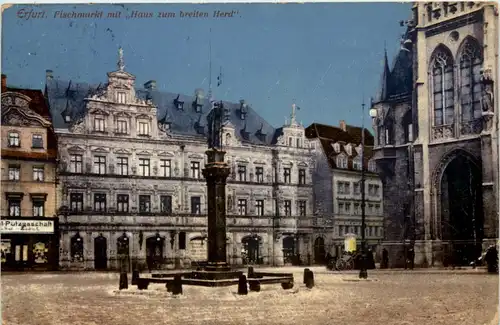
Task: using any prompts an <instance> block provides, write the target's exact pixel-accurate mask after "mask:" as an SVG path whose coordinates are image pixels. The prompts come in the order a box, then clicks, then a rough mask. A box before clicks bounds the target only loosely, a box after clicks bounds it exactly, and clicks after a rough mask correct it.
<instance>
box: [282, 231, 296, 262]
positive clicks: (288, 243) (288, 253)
mask: <svg viewBox="0 0 500 325" xmlns="http://www.w3.org/2000/svg"><path fill="white" fill-rule="evenodd" d="M283 262H284V263H285V264H292V265H293V264H295V263H294V262H295V238H294V237H293V236H287V237H284V238H283Z"/></svg>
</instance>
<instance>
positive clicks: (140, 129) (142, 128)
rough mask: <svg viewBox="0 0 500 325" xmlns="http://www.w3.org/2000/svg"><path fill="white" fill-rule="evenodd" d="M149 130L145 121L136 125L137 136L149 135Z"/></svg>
mask: <svg viewBox="0 0 500 325" xmlns="http://www.w3.org/2000/svg"><path fill="white" fill-rule="evenodd" d="M149 133H150V129H149V122H147V121H139V122H138V123H137V134H138V135H143V136H144V135H149Z"/></svg>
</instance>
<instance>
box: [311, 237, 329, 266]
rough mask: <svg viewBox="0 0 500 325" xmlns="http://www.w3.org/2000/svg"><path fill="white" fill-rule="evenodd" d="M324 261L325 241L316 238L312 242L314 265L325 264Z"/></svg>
mask: <svg viewBox="0 0 500 325" xmlns="http://www.w3.org/2000/svg"><path fill="white" fill-rule="evenodd" d="M325 261H326V251H325V240H324V239H323V237H318V238H316V240H315V241H314V262H315V263H316V264H325Z"/></svg>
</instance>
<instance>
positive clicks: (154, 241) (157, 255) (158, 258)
mask: <svg viewBox="0 0 500 325" xmlns="http://www.w3.org/2000/svg"><path fill="white" fill-rule="evenodd" d="M164 242H165V239H164V238H162V237H160V236H155V237H149V238H148V239H146V262H147V264H148V268H149V269H150V270H157V269H160V268H161V265H162V264H163V245H164Z"/></svg>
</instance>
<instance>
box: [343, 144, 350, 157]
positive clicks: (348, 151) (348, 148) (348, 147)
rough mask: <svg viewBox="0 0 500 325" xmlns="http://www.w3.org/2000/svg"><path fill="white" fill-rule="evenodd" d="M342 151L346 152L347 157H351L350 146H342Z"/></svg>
mask: <svg viewBox="0 0 500 325" xmlns="http://www.w3.org/2000/svg"><path fill="white" fill-rule="evenodd" d="M344 149H345V152H346V153H347V154H348V155H349V156H352V146H351V144H348V145H346V146H344Z"/></svg>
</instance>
